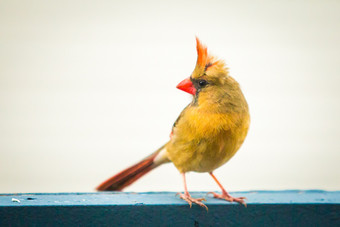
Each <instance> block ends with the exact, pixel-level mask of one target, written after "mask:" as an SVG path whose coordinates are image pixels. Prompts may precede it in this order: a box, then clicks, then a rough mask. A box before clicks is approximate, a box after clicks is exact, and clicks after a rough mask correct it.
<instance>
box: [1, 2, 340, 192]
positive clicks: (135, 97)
mask: <svg viewBox="0 0 340 227" xmlns="http://www.w3.org/2000/svg"><path fill="white" fill-rule="evenodd" d="M339 22H340V1H169V2H160V1H156V0H155V1H151V2H150V1H134V2H131V1H121V2H117V1H110V0H108V1H13V0H8V1H0V62H1V63H0V192H2V193H5V192H66V191H93V190H94V188H95V186H97V185H98V184H99V183H101V181H103V180H105V179H106V178H108V177H110V176H111V175H113V174H115V173H116V172H117V171H120V170H121V169H123V168H125V167H127V166H128V165H130V164H133V163H134V162H136V161H138V160H140V159H141V158H143V157H145V156H147V155H148V154H149V153H151V152H153V151H154V150H155V149H157V148H158V147H160V146H161V145H162V144H163V143H165V142H166V141H167V140H168V137H169V133H170V130H171V126H172V124H173V122H174V121H175V119H176V118H177V116H178V114H179V113H180V111H181V110H182V109H183V108H184V107H185V106H186V105H187V104H188V103H189V102H190V96H189V95H188V94H186V93H184V92H182V91H179V90H177V89H176V88H175V86H176V85H177V83H178V82H180V81H181V80H182V79H184V78H186V77H188V76H189V75H190V74H191V72H192V70H193V68H194V65H195V62H196V50H195V35H197V36H198V37H199V38H200V39H201V40H202V41H203V42H204V43H205V44H207V46H208V48H209V50H210V51H211V52H212V53H214V54H216V55H217V56H219V57H220V58H223V59H225V60H226V62H227V64H228V66H229V67H230V72H231V75H232V76H233V77H234V78H236V79H237V80H238V81H239V83H240V84H241V86H242V88H243V91H244V93H245V95H246V98H247V100H248V102H249V106H250V111H251V119H252V123H251V128H250V131H249V134H248V137H247V139H246V141H245V143H244V145H243V146H242V148H241V150H240V151H239V152H238V153H237V154H236V156H235V157H234V158H233V159H232V160H231V161H230V162H229V163H227V164H226V165H224V166H223V167H221V168H220V169H218V170H216V172H215V173H216V175H217V177H218V178H219V179H220V180H221V181H222V183H223V184H224V185H225V187H226V188H227V189H229V190H232V191H235V190H256V189H327V190H339V189H340V167H339V161H340V138H339V135H340V118H339V116H340V89H339V85H340V83H339V82H340V75H339V73H340V41H339V40H340V29H339ZM188 184H189V190H217V189H218V187H217V185H215V183H214V182H213V180H212V179H210V177H209V176H208V174H196V173H190V174H188ZM128 190H130V191H157V190H162V191H182V190H183V186H182V180H181V177H180V175H179V173H178V171H177V170H176V169H175V167H174V166H173V165H172V164H168V165H166V166H163V167H160V168H159V169H157V170H155V171H154V172H152V173H150V174H149V175H147V176H146V177H145V178H143V179H141V180H140V181H138V182H137V183H136V184H134V185H133V186H131V187H129V188H128Z"/></svg>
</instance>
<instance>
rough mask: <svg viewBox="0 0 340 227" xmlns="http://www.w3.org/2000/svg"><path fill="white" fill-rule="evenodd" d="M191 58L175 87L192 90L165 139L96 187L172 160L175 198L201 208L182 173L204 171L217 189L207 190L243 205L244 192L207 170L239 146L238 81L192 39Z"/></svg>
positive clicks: (242, 118) (242, 119)
mask: <svg viewBox="0 0 340 227" xmlns="http://www.w3.org/2000/svg"><path fill="white" fill-rule="evenodd" d="M196 43H197V48H196V49H197V55H198V57H197V63H196V67H195V69H194V71H193V73H192V74H191V76H190V77H189V78H187V79H185V80H183V81H182V82H180V83H179V84H178V85H177V88H178V89H180V90H183V91H185V92H188V93H190V94H192V95H193V99H192V102H191V103H190V104H189V105H188V106H187V107H186V108H185V109H184V110H183V111H182V113H181V114H180V115H179V117H178V118H177V120H176V122H175V123H174V125H173V127H172V132H171V134H170V140H169V142H167V143H166V144H165V145H164V146H162V147H161V148H159V149H158V150H157V151H156V152H154V153H153V154H151V155H150V156H148V157H146V158H145V159H143V160H142V161H140V162H138V163H137V164H135V165H133V166H131V167H129V168H127V169H125V170H123V171H121V172H120V173H118V174H116V175H115V176H113V177H111V178H110V179H108V180H106V181H105V182H103V183H102V184H101V185H99V186H98V187H97V190H99V191H121V190H122V189H123V188H125V187H127V186H128V185H130V184H132V183H133V182H135V181H136V180H137V179H139V178H140V177H142V176H143V175H144V174H146V173H148V172H149V171H150V170H152V169H154V168H156V167H157V166H159V165H161V164H164V163H167V162H172V163H173V164H174V165H175V166H176V168H177V169H178V170H179V172H180V173H181V175H182V177H183V183H184V194H182V193H178V194H179V195H180V198H181V199H183V200H185V201H187V202H188V203H189V205H190V207H191V205H192V203H196V204H198V205H200V206H202V207H205V208H207V207H206V206H205V205H204V204H203V203H202V201H203V200H205V199H204V198H197V199H195V198H192V197H191V196H190V194H189V192H188V189H187V185H186V180H185V173H186V172H189V171H195V172H208V173H209V174H210V175H211V176H212V178H213V179H214V180H215V181H216V183H217V184H218V186H219V187H220V188H221V189H222V194H217V193H215V192H211V194H213V196H214V197H215V198H219V199H225V200H227V201H230V202H238V203H240V204H244V205H246V204H245V202H244V199H245V197H239V198H234V197H232V196H231V195H230V194H229V193H228V192H227V191H226V190H225V189H224V188H223V186H222V185H221V183H220V182H219V181H218V180H217V179H216V177H215V176H214V174H213V171H214V170H215V169H216V168H218V167H220V166H221V165H223V164H224V163H226V162H227V161H228V160H229V159H230V158H231V157H233V155H234V154H235V153H236V152H237V150H238V149H239V148H240V146H241V145H242V143H243V141H244V139H245V137H246V135H247V132H248V127H249V123H250V116H249V111H248V104H247V102H246V100H245V98H244V96H243V94H242V91H241V89H240V86H239V84H238V83H237V82H236V81H235V80H234V79H233V78H232V77H231V76H229V73H228V70H227V68H226V66H225V63H224V62H223V61H222V60H217V59H216V58H214V57H213V56H211V55H208V52H207V47H205V46H204V45H202V43H201V42H200V41H199V39H198V38H196Z"/></svg>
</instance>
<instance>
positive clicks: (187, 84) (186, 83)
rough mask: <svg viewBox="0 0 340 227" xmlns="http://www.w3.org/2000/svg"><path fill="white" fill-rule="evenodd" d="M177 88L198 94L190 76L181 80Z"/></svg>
mask: <svg viewBox="0 0 340 227" xmlns="http://www.w3.org/2000/svg"><path fill="white" fill-rule="evenodd" d="M176 88H178V89H180V90H182V91H185V92H188V93H189V94H192V95H195V94H196V88H195V87H194V85H193V84H192V82H191V80H190V77H188V78H186V79H185V80H183V81H182V82H180V83H179V84H178V85H177V86H176Z"/></svg>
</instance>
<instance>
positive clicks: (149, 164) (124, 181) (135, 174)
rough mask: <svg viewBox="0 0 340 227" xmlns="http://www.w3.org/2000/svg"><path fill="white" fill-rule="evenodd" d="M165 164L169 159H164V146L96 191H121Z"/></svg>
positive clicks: (101, 185) (108, 180) (102, 184)
mask: <svg viewBox="0 0 340 227" xmlns="http://www.w3.org/2000/svg"><path fill="white" fill-rule="evenodd" d="M165 162H169V159H168V158H167V157H166V154H165V145H164V146H162V147H161V148H159V149H158V150H157V151H155V152H154V153H152V154H151V155H149V156H148V157H146V158H144V159H143V160H142V161H140V162H138V163H136V164H134V165H132V166H130V167H129V168H127V169H125V170H123V171H121V172H119V173H117V174H116V175H114V176H113V177H111V178H109V179H107V180H106V181H104V182H103V183H101V184H100V185H99V186H98V187H97V188H96V189H97V190H98V191H121V190H123V189H124V188H125V187H127V186H129V185H130V184H132V183H133V182H135V181H136V180H138V179H139V178H141V177H142V176H144V175H145V174H147V173H148V172H149V171H150V170H152V169H154V168H156V167H157V166H159V165H161V164H163V163H165Z"/></svg>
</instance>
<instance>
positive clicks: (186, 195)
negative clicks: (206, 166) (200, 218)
mask: <svg viewBox="0 0 340 227" xmlns="http://www.w3.org/2000/svg"><path fill="white" fill-rule="evenodd" d="M181 175H182V177H183V183H184V194H182V193H180V192H178V193H177V194H176V195H179V197H180V198H181V199H183V200H185V201H187V202H188V203H189V205H190V208H191V206H192V203H196V204H197V205H200V206H201V207H204V208H205V209H206V210H207V211H208V207H207V206H206V205H204V203H202V202H201V201H206V199H205V198H198V199H195V198H192V197H191V195H190V194H189V192H188V188H187V182H186V180H185V173H181Z"/></svg>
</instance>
